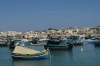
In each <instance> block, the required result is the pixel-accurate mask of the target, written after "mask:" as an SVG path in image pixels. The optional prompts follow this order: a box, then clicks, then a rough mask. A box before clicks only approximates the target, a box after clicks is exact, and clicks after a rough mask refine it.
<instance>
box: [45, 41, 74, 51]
mask: <svg viewBox="0 0 100 66" xmlns="http://www.w3.org/2000/svg"><path fill="white" fill-rule="evenodd" d="M44 48H45V49H48V48H49V49H50V50H67V49H68V50H70V49H72V48H73V45H72V44H66V42H64V41H62V40H48V41H47V44H46V45H44Z"/></svg>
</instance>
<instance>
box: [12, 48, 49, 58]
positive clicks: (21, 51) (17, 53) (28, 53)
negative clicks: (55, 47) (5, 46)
mask: <svg viewBox="0 0 100 66" xmlns="http://www.w3.org/2000/svg"><path fill="white" fill-rule="evenodd" d="M11 55H12V58H13V59H22V60H32V59H46V58H49V50H43V51H41V52H40V51H37V50H34V49H30V48H27V47H22V46H16V47H15V49H14V51H13V53H12V54H11Z"/></svg>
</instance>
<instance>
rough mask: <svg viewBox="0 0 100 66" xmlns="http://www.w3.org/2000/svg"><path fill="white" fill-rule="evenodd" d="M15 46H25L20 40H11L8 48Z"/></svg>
mask: <svg viewBox="0 0 100 66" xmlns="http://www.w3.org/2000/svg"><path fill="white" fill-rule="evenodd" d="M15 46H25V44H24V41H22V40H19V39H18V40H13V41H11V42H10V44H9V48H15Z"/></svg>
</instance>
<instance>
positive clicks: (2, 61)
mask: <svg viewBox="0 0 100 66" xmlns="http://www.w3.org/2000/svg"><path fill="white" fill-rule="evenodd" d="M30 48H35V49H39V50H41V49H43V46H30ZM12 51H13V49H9V47H0V66H100V47H95V46H94V44H83V46H74V47H73V49H72V50H71V51H68V50H64V51H63V50H62V51H53V50H52V51H50V53H51V58H50V59H41V60H14V59H12V57H11V53H12Z"/></svg>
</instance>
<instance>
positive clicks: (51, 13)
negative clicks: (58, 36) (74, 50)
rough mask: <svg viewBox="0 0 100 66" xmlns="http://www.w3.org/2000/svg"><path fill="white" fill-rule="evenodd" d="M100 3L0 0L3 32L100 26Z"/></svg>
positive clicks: (93, 0)
mask: <svg viewBox="0 0 100 66" xmlns="http://www.w3.org/2000/svg"><path fill="white" fill-rule="evenodd" d="M99 17H100V0H0V31H9V30H11V31H34V30H37V31H38V30H47V29H48V28H56V29H60V28H62V27H63V28H68V27H74V26H75V27H96V26H99V25H100V22H99V21H100V18H99Z"/></svg>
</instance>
